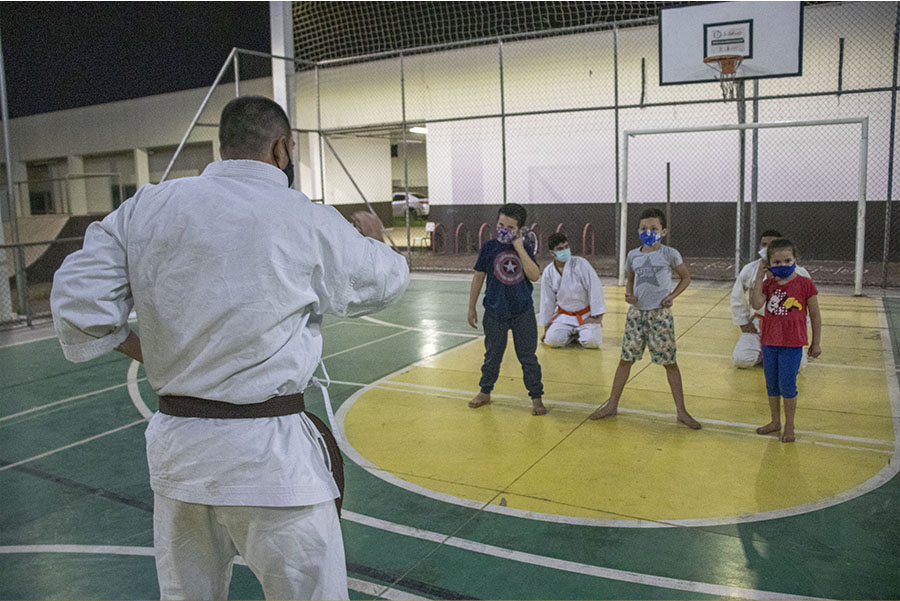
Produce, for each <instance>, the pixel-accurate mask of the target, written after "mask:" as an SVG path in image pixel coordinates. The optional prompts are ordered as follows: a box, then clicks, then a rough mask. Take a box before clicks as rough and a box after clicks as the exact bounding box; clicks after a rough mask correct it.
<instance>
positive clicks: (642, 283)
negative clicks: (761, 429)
mask: <svg viewBox="0 0 900 601" xmlns="http://www.w3.org/2000/svg"><path fill="white" fill-rule="evenodd" d="M667 233H668V231H667V230H666V215H665V213H663V212H662V211H660V210H659V209H647V210H645V211H644V212H643V213H641V220H640V226H639V230H638V235H639V236H640V238H641V246H640V247H639V248H636V249H634V250H632V251H631V252H629V253H628V258H627V259H626V261H625V271H626V273H627V274H628V279H627V281H626V283H625V301H626V302H627V303H628V304H630V305H631V306H630V307H628V315H627V316H626V318H625V336H624V338H623V340H622V358H621V360H620V361H619V366H618V367H617V368H616V375H615V377H614V378H613V386H612V392H610V395H609V399H608V400H607V401H606V402H605V403H604V404H603V405H601V406H600V407H599V408H598V409H597V410H596V411H594V412H593V413H592V414H591V419H603V418H605V417H612V416H614V415H615V414H616V412H617V410H618V408H619V398H620V397H621V396H622V391H623V390H624V389H625V382H627V381H628V376H629V375H630V374H631V366H632V365H633V364H634V362H635V361H639V360H640V359H641V357H643V356H644V347H645V346H648V347H650V359H651V360H652V361H653V362H654V363H656V364H659V365H662V366H663V367H665V368H666V378H667V379H668V381H669V388H670V389H671V391H672V398H673V399H674V400H675V409H676V411H677V415H678V421H679V422H681V423H683V424H684V425H686V426H687V427H689V428H691V429H692V430H699V429H700V427H701V426H700V422H698V421H697V420H695V419H694V418H693V417H691V416H690V414H689V413H688V412H687V409H685V407H684V391H683V390H682V386H681V370H679V369H678V363H676V362H675V319H674V318H673V317H672V310H671V309H670V307H671V306H672V301H674V300H675V297H676V296H678V295H679V294H681V293H682V292H684V291H685V289H686V288H687V287H688V286H689V285H690V283H691V274H690V272H689V271H688V268H687V266H686V265H685V264H684V262H683V261H682V260H681V253H679V252H678V251H677V250H675V249H674V248H672V247H671V246H663V245H662V242H661V240H662V238H663V236H665V235H666V234H667ZM672 271H675V273H677V274H678V277H680V278H681V280H680V281H679V282H678V285H677V286H676V287H675V290H672Z"/></svg>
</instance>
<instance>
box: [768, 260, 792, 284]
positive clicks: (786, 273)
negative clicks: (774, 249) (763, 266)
mask: <svg viewBox="0 0 900 601" xmlns="http://www.w3.org/2000/svg"><path fill="white" fill-rule="evenodd" d="M795 267H797V265H796V264H794V265H776V266H775V267H769V271H771V272H772V275H774V276H775V277H776V278H778V279H779V280H783V279H786V278H789V277H791V274H792V273H794V268H795Z"/></svg>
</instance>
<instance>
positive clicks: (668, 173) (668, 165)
mask: <svg viewBox="0 0 900 601" xmlns="http://www.w3.org/2000/svg"><path fill="white" fill-rule="evenodd" d="M666 225H667V226H668V228H669V239H668V240H667V241H666V244H668V245H669V246H672V163H669V162H667V163H666Z"/></svg>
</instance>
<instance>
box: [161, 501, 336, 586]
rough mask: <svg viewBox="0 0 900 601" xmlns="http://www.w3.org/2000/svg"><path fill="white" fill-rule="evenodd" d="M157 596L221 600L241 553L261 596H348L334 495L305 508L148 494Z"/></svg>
mask: <svg viewBox="0 0 900 601" xmlns="http://www.w3.org/2000/svg"><path fill="white" fill-rule="evenodd" d="M154 503H155V505H154V509H153V541H154V546H155V548H156V570H157V573H158V577H159V590H160V598H161V599H227V598H228V585H229V583H230V582H231V568H232V563H233V562H234V557H235V555H238V554H239V555H240V556H241V557H242V558H243V559H244V561H246V562H247V566H248V567H249V568H250V569H251V570H252V571H253V573H254V574H255V575H256V577H257V578H258V579H259V581H260V583H261V584H262V588H263V592H264V593H265V595H266V599H347V598H348V596H349V593H348V591H347V565H346V561H345V559H344V541H343V538H342V537H341V526H340V522H339V521H338V517H337V509H336V508H335V506H334V501H327V502H325V503H319V504H317V505H308V506H303V507H241V506H221V505H199V504H195V503H183V502H181V501H176V500H174V499H170V498H168V497H164V496H162V495H158V494H157V495H154Z"/></svg>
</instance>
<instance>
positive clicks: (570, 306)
mask: <svg viewBox="0 0 900 601" xmlns="http://www.w3.org/2000/svg"><path fill="white" fill-rule="evenodd" d="M588 307H590V309H589V310H587V311H585V309H587V308H588ZM559 309H563V310H564V311H567V312H568V313H581V312H583V314H582V315H567V314H566V313H563V312H561V311H559ZM604 313H606V303H605V301H604V300H603V283H602V282H601V281H600V278H599V277H597V272H596V271H594V268H593V267H591V264H590V263H589V262H588V261H587V259H584V258H582V257H572V258H570V259H569V260H568V261H567V262H566V263H565V266H564V267H563V272H562V274H560V273H559V271H557V269H556V265H555V263H553V262H551V263H550V264H549V265H548V266H547V267H546V268H545V269H544V273H543V274H542V275H541V311H540V316H539V317H538V325H541V326H543V327H544V328H545V330H544V344H547V345H548V346H557V347H559V346H566V345H567V344H569V342H570V341H572V340H573V339H575V340H578V343H579V344H581V346H583V347H585V348H600V345H601V344H602V343H603V329H602V328H601V327H600V324H599V323H587V324H586V323H584V318H585V317H588V316H591V317H596V316H597V315H603V314H604Z"/></svg>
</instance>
